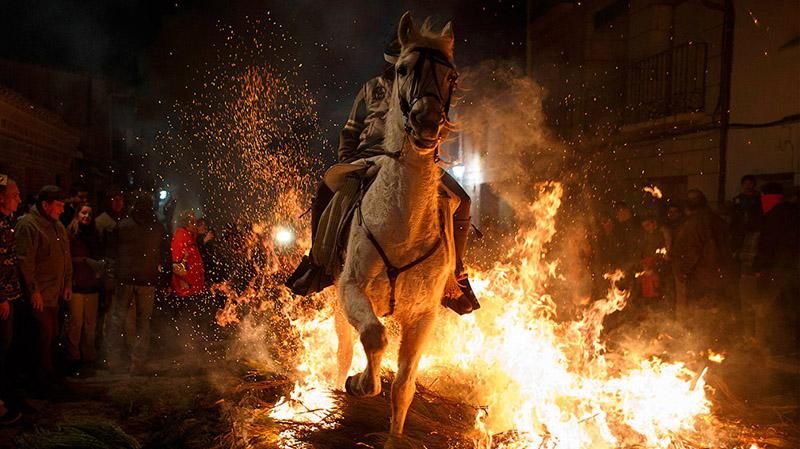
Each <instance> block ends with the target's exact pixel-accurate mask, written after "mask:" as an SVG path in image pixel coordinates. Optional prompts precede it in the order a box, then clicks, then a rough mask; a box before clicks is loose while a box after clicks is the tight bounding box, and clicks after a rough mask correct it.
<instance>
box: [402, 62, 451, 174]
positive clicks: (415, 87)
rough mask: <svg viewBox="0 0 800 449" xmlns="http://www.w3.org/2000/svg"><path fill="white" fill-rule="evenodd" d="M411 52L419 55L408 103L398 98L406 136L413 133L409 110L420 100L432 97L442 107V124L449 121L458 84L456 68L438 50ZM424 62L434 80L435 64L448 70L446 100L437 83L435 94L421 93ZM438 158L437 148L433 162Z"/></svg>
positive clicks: (430, 92) (404, 99)
mask: <svg viewBox="0 0 800 449" xmlns="http://www.w3.org/2000/svg"><path fill="white" fill-rule="evenodd" d="M411 51H412V52H416V53H419V58H417V62H416V63H415V64H414V76H413V77H412V78H411V89H410V92H409V95H410V97H411V100H410V101H409V100H408V99H406V97H404V96H400V112H401V113H402V114H403V129H404V130H405V133H406V136H408V135H410V134H411V132H412V131H413V130H412V128H411V124H410V122H409V121H410V115H411V110H412V109H414V105H415V104H416V103H417V101H419V100H422V99H423V98H425V97H433V98H435V99H436V100H437V101H438V102H439V104H441V105H442V106H443V108H442V117H441V121H442V122H448V121H450V103H451V102H452V100H453V91H455V88H456V86H457V84H458V72H457V71H456V67H455V66H454V65H453V63H451V62H450V61H449V60H448V59H447V56H445V55H444V53H442V52H441V51H440V50H437V49H435V48H429V47H416V48H414V49H412V50H411ZM425 61H430V64H429V65H428V67H429V68H430V74H431V76H432V77H433V79H436V65H437V64H438V65H443V66H445V67H447V68H448V69H449V70H450V74H449V75H447V82H448V87H447V98H446V99H445V98H444V96H443V95H442V90H441V88H440V86H439V83H435V85H436V92H433V91H429V92H422V87H423V86H422V83H421V82H420V80H421V79H422V71H423V69H424V67H425ZM406 82H408V80H406ZM438 158H439V151H438V148H437V150H436V151H435V152H434V160H436V161H437V162H438Z"/></svg>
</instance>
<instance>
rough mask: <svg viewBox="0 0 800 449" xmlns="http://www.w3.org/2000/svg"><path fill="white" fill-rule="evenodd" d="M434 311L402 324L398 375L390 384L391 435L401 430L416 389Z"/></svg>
mask: <svg viewBox="0 0 800 449" xmlns="http://www.w3.org/2000/svg"><path fill="white" fill-rule="evenodd" d="M435 320H436V311H435V310H433V311H431V312H428V313H426V314H424V315H422V316H421V317H420V318H419V320H418V321H415V322H412V323H406V324H405V325H404V326H403V332H402V334H403V335H402V340H401V341H400V352H399V355H398V366H397V376H395V378H394V382H393V383H392V423H391V426H390V432H391V435H392V436H398V435H400V434H402V433H403V425H404V424H405V422H406V414H407V413H408V407H409V406H410V405H411V400H412V399H414V391H415V390H416V385H415V382H416V379H417V367H418V366H419V359H420V357H421V356H422V350H423V349H424V348H425V343H426V342H427V341H428V338H429V337H430V335H431V332H432V331H433V327H434V322H435Z"/></svg>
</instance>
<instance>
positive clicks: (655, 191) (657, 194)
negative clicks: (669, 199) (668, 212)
mask: <svg viewBox="0 0 800 449" xmlns="http://www.w3.org/2000/svg"><path fill="white" fill-rule="evenodd" d="M643 190H644V191H645V192H647V193H649V194H650V195H652V196H653V198H662V197H663V196H664V195H663V194H662V193H661V189H659V188H658V187H656V186H645V188H644V189H643Z"/></svg>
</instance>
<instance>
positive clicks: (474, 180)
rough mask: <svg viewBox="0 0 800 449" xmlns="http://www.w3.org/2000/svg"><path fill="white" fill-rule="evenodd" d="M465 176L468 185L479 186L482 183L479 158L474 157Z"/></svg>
mask: <svg viewBox="0 0 800 449" xmlns="http://www.w3.org/2000/svg"><path fill="white" fill-rule="evenodd" d="M466 175H467V178H468V180H469V184H472V185H475V186H476V185H479V184H482V183H483V173H481V158H480V157H479V156H475V157H474V158H473V159H472V162H470V164H469V169H467V170H466Z"/></svg>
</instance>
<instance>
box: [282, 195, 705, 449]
mask: <svg viewBox="0 0 800 449" xmlns="http://www.w3.org/2000/svg"><path fill="white" fill-rule="evenodd" d="M562 195H563V187H562V185H561V184H560V183H557V182H547V183H543V184H540V185H539V186H538V188H537V197H536V198H535V200H534V201H532V202H531V204H530V206H529V207H528V208H527V210H524V211H521V214H522V215H523V216H526V217H527V218H529V219H530V222H531V223H533V226H532V227H530V228H529V229H527V230H525V231H523V232H520V234H519V235H518V236H517V238H516V246H515V247H514V248H513V249H512V250H511V251H510V252H509V254H508V255H507V257H506V258H505V259H504V260H506V262H498V263H497V264H496V265H495V266H494V267H492V268H491V269H489V270H485V271H481V272H475V271H472V272H471V273H470V275H471V278H472V279H473V280H474V282H473V287H474V289H475V290H476V293H477V294H478V296H479V297H480V298H481V301H482V304H483V306H482V308H481V309H480V310H479V311H478V312H476V313H474V314H471V315H468V316H465V317H457V316H456V315H455V314H451V313H444V312H443V314H442V316H441V317H440V322H439V325H438V327H437V330H436V335H435V336H434V338H432V343H431V344H430V347H429V348H427V351H426V353H425V355H424V356H423V358H422V361H421V363H420V375H419V381H420V382H421V383H423V384H426V385H427V387H428V388H430V389H433V390H434V391H437V392H438V393H440V394H442V395H447V396H450V397H453V398H455V399H458V400H462V401H465V402H467V403H471V404H473V405H475V407H476V415H475V431H476V435H477V436H476V437H475V438H473V442H474V444H475V447H476V448H494V447H497V448H504V449H522V448H540V447H542V448H544V447H558V448H559V449H561V448H564V449H580V448H612V447H618V446H626V445H638V447H647V448H667V447H669V446H670V444H672V442H673V440H674V439H675V438H676V437H677V436H679V435H681V434H682V433H684V432H691V431H693V429H694V425H695V424H696V422H697V420H699V419H702V418H703V417H706V416H708V415H709V413H710V402H709V400H708V398H707V397H706V388H705V380H704V375H705V371H703V372H701V373H700V374H697V373H694V372H692V371H691V370H689V369H688V368H687V367H686V366H685V365H684V364H682V363H677V362H676V363H669V362H665V361H663V360H661V359H658V358H647V357H644V356H636V355H627V356H626V357H624V358H622V359H620V360H616V359H615V361H611V359H607V358H606V348H605V345H604V343H603V341H602V340H601V333H602V330H603V319H604V318H605V317H606V316H608V315H609V314H611V313H614V312H616V311H619V310H621V309H622V308H623V307H625V304H626V302H627V299H628V294H627V292H624V291H622V290H620V289H618V288H617V287H616V283H617V282H618V281H619V280H620V279H621V278H622V276H623V275H622V273H621V272H616V273H611V274H609V275H607V278H608V279H609V281H610V288H609V291H608V294H607V296H606V297H605V298H602V299H598V300H596V301H594V302H591V303H590V304H588V305H587V307H586V309H585V310H584V311H583V314H582V316H581V317H579V318H578V319H576V320H573V321H558V320H556V319H555V317H556V302H555V301H554V300H553V298H552V297H551V296H549V295H548V294H547V293H546V292H547V287H548V284H549V282H551V281H552V279H553V278H554V277H555V276H558V274H557V266H558V261H548V260H546V253H547V244H548V243H549V242H550V241H551V239H552V238H553V236H554V235H555V233H556V216H557V212H558V209H559V207H560V205H561V197H562ZM331 301H332V299H331ZM331 314H332V309H331V308H327V309H325V310H322V311H319V312H317V313H315V314H313V315H312V316H310V317H308V318H305V319H299V320H297V321H296V322H293V325H294V326H295V327H296V329H297V330H298V331H299V333H300V338H301V340H302V342H303V347H304V350H305V351H304V353H303V355H302V362H301V364H300V365H299V366H298V367H297V371H298V373H299V379H298V381H297V383H296V385H295V388H294V390H293V391H292V393H291V395H290V397H289V398H288V399H282V400H281V401H280V402H279V403H278V404H277V405H276V407H275V408H274V409H273V411H272V414H271V415H272V417H273V418H276V419H289V420H302V421H303V422H308V420H310V419H311V420H313V419H319V417H320V416H322V415H324V414H325V413H310V412H309V409H310V410H316V411H323V410H324V411H326V412H330V411H331V410H332V407H333V403H332V402H330V401H329V400H328V398H327V397H326V395H325V394H324V391H325V390H326V389H328V388H333V387H335V385H333V383H334V373H335V370H336V368H335V360H336V357H335V352H334V351H335V348H334V346H335V341H336V337H335V332H334V328H333V324H332V320H331V319H330V316H331ZM359 351H360V348H357V354H359V357H358V359H357V361H356V363H354V367H353V369H352V372H353V373H354V372H358V371H360V370H361V369H363V367H364V365H365V363H366V362H365V359H364V358H363V354H361V353H360V352H359ZM394 352H395V351H393V350H392V348H391V347H390V349H389V351H387V354H393V353H394ZM395 365H396V362H395V361H394V360H392V359H391V358H389V359H388V360H387V361H386V364H385V365H384V368H385V369H391V368H392V367H393V366H395ZM387 412H388V411H387ZM501 434H502V435H503V438H502V442H500V439H497V438H495V436H497V435H501ZM493 443H495V445H493ZM498 444H499V445H498Z"/></svg>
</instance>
